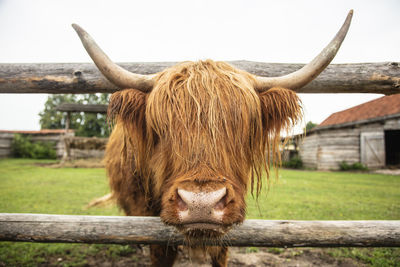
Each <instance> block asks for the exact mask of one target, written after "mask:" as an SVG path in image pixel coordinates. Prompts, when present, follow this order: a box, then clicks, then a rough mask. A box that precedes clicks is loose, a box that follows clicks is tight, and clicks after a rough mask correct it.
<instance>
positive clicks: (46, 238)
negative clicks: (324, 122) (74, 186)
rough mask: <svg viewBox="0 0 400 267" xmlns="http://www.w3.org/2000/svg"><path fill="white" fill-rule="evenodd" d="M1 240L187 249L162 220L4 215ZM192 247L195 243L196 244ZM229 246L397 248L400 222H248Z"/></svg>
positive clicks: (234, 234) (236, 231)
mask: <svg viewBox="0 0 400 267" xmlns="http://www.w3.org/2000/svg"><path fill="white" fill-rule="evenodd" d="M0 241H24V242H48V243H51V242H63V243H103V244H111V243H112V244H171V245H172V244H182V243H183V242H184V238H183V237H182V235H181V234H179V233H178V232H177V231H176V230H175V228H174V227H170V226H166V225H164V224H163V223H162V222H161V221H160V218H158V217H121V216H74V215H46V214H7V213H3V214H0ZM191 243H192V244H193V242H191ZM223 244H224V245H227V246H260V247H350V246H351V247H398V246H400V221H267V220H246V221H245V222H244V223H243V224H242V225H240V226H235V227H234V228H233V229H232V230H231V231H230V232H229V234H228V235H226V236H225V237H224V240H223Z"/></svg>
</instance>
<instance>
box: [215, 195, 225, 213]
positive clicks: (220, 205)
mask: <svg viewBox="0 0 400 267" xmlns="http://www.w3.org/2000/svg"><path fill="white" fill-rule="evenodd" d="M225 207H226V195H225V196H224V197H223V198H221V199H220V200H219V201H218V202H217V204H215V206H214V210H217V211H221V210H223V209H225Z"/></svg>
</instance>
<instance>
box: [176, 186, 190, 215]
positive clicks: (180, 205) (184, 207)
mask: <svg viewBox="0 0 400 267" xmlns="http://www.w3.org/2000/svg"><path fill="white" fill-rule="evenodd" d="M176 201H177V206H178V210H180V211H185V210H187V209H188V205H187V204H186V203H185V201H183V199H182V198H181V196H180V195H179V190H177V192H176Z"/></svg>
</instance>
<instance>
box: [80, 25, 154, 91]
mask: <svg viewBox="0 0 400 267" xmlns="http://www.w3.org/2000/svg"><path fill="white" fill-rule="evenodd" d="M72 27H73V28H74V29H75V31H76V33H77V34H78V35H79V38H80V39H81V41H82V44H83V46H84V47H85V49H86V51H87V52H88V54H89V56H90V57H91V58H92V60H93V61H94V63H95V64H96V66H97V68H98V69H99V70H100V71H101V73H103V75H104V76H105V77H106V78H107V79H108V80H109V81H110V82H112V83H113V84H115V85H116V86H118V87H120V88H123V89H125V88H134V89H138V90H140V91H143V92H149V91H151V89H152V88H153V85H154V80H153V75H141V74H136V73H132V72H129V71H127V70H125V69H123V68H121V67H120V66H118V65H117V64H115V63H114V62H112V61H111V60H110V58H109V57H108V56H107V55H106V54H105V53H104V52H103V50H101V48H100V47H99V46H98V45H97V44H96V42H95V41H94V40H93V39H92V37H91V36H90V35H89V34H88V33H87V32H86V31H85V30H84V29H82V28H81V27H80V26H79V25H77V24H72Z"/></svg>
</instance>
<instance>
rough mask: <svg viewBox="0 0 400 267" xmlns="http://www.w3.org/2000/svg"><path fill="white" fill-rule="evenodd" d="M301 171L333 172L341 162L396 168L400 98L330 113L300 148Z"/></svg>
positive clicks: (399, 161)
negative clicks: (302, 169) (304, 168)
mask: <svg viewBox="0 0 400 267" xmlns="http://www.w3.org/2000/svg"><path fill="white" fill-rule="evenodd" d="M300 156H301V158H302V160H303V164H304V166H305V167H309V168H315V169H319V170H331V169H332V170H336V169H339V164H340V163H341V162H342V161H345V162H347V163H349V164H352V163H356V162H360V163H362V164H364V165H365V166H367V167H368V168H382V167H386V166H395V167H400V94H396V95H391V96H384V97H381V98H378V99H375V100H372V101H369V102H367V103H364V104H361V105H358V106H355V107H352V108H349V109H346V110H343V111H340V112H337V113H334V114H332V115H330V116H329V117H328V118H327V119H326V120H324V121H323V122H322V123H321V124H320V125H319V126H318V127H316V128H314V129H313V130H311V131H310V132H309V133H307V135H306V137H305V138H304V140H303V142H301V145H300Z"/></svg>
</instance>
